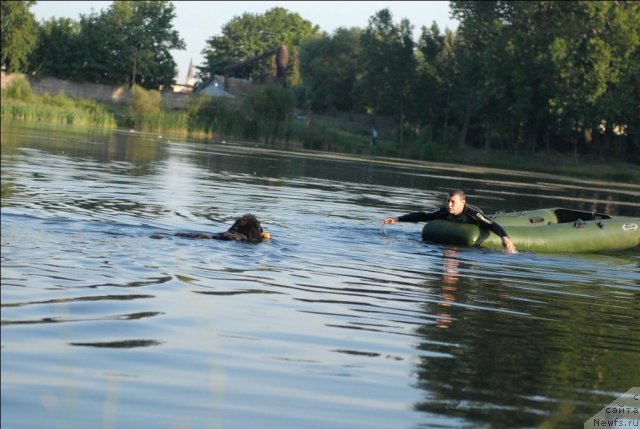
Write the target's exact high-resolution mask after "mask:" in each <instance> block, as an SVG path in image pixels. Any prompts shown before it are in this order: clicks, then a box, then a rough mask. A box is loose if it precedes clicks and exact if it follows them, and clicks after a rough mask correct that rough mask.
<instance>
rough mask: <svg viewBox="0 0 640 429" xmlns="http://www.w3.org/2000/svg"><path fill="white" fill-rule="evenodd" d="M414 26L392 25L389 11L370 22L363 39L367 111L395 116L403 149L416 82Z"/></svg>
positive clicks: (364, 96)
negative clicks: (407, 116) (406, 124)
mask: <svg viewBox="0 0 640 429" xmlns="http://www.w3.org/2000/svg"><path fill="white" fill-rule="evenodd" d="M412 28H413V26H412V25H411V24H410V23H409V20H407V19H403V20H402V21H401V22H400V24H399V25H396V24H394V23H393V17H392V14H391V12H390V11H389V9H382V10H381V11H379V12H377V13H376V14H375V15H374V16H372V17H371V18H370V19H369V26H368V27H367V29H366V30H365V31H364V33H363V35H362V57H361V64H362V81H361V86H360V89H361V91H362V94H363V99H364V101H365V103H366V105H367V107H368V110H369V111H370V112H372V113H374V114H383V115H391V116H394V117H395V118H396V119H397V120H398V123H399V124H400V128H399V129H400V134H399V140H400V145H401V146H402V145H404V129H405V114H406V111H407V109H411V108H413V106H412V103H411V102H412V96H411V94H412V89H413V87H414V85H415V79H416V68H417V64H416V57H415V55H414V46H415V44H414V42H413V30H412Z"/></svg>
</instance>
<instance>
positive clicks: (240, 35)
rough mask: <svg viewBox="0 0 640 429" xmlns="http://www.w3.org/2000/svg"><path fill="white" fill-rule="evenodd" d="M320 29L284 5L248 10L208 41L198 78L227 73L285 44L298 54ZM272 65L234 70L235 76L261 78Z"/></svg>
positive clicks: (292, 66)
mask: <svg viewBox="0 0 640 429" xmlns="http://www.w3.org/2000/svg"><path fill="white" fill-rule="evenodd" d="M318 32H319V28H318V26H314V25H313V24H311V22H309V21H307V20H304V19H302V17H301V16H300V15H298V14H297V13H292V12H289V11H287V10H286V9H284V8H280V7H275V8H272V9H270V10H268V11H267V12H265V13H264V14H263V15H260V14H251V13H244V14H242V15H241V16H238V17H234V18H233V19H232V20H231V21H229V22H228V23H227V24H225V25H224V26H223V27H222V35H221V36H212V37H211V38H209V39H208V40H207V46H206V47H205V49H204V50H203V51H202V54H203V55H204V57H205V60H204V61H205V62H204V65H203V66H199V67H196V68H197V69H198V77H199V78H200V80H201V81H203V82H204V81H206V80H208V79H210V78H211V77H213V76H214V75H220V74H224V69H225V67H227V66H230V65H232V64H237V63H240V62H242V61H245V60H248V59H250V58H252V57H255V56H257V55H259V54H262V53H263V52H265V51H268V50H271V49H275V48H277V47H278V46H280V45H283V44H284V45H286V46H287V48H288V49H289V52H290V53H291V54H292V55H293V56H294V57H295V56H296V55H297V53H298V49H299V47H300V45H301V44H302V42H303V41H304V40H308V39H312V38H314V37H316V36H317V34H318ZM295 63H296V62H295V61H290V62H289V70H290V73H289V74H290V75H293V76H295V75H296V74H297V73H298V71H297V70H296V66H295ZM270 68H271V63H270V62H268V60H264V61H263V62H262V63H261V65H259V66H258V67H255V68H244V69H236V70H234V76H235V77H240V78H249V77H253V78H257V77H259V76H260V75H261V74H262V73H264V72H265V71H267V70H269V69H270ZM290 83H292V84H295V83H296V82H291V81H290Z"/></svg>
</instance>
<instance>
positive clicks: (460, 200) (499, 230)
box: [382, 189, 517, 253]
mask: <svg viewBox="0 0 640 429" xmlns="http://www.w3.org/2000/svg"><path fill="white" fill-rule="evenodd" d="M436 219H449V220H453V221H455V222H464V223H475V224H476V225H479V226H482V227H485V228H487V229H489V230H490V231H492V232H494V233H495V234H497V235H498V236H499V237H500V238H501V239H502V246H504V249H505V251H506V252H507V253H516V252H517V251H516V246H514V245H513V243H512V242H511V239H510V238H509V236H508V235H507V232H506V231H505V230H504V228H503V227H501V226H500V225H498V224H497V223H495V222H494V221H492V220H491V219H489V218H487V217H486V216H485V215H484V213H482V210H480V209H479V208H478V207H475V206H472V205H471V204H467V202H466V200H465V196H464V192H463V191H462V190H461V189H454V190H453V191H451V192H449V202H448V204H447V207H442V208H440V209H438V210H435V211H432V212H414V213H409V214H406V215H404V216H400V217H387V218H384V219H382V223H383V224H393V223H396V222H428V221H430V220H436Z"/></svg>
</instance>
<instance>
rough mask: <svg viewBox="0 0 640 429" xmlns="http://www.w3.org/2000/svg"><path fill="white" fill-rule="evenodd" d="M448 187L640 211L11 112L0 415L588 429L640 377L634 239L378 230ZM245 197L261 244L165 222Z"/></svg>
mask: <svg viewBox="0 0 640 429" xmlns="http://www.w3.org/2000/svg"><path fill="white" fill-rule="evenodd" d="M458 186H461V187H464V188H465V190H467V192H468V194H469V198H470V199H473V200H474V202H476V203H477V204H478V205H480V206H482V207H483V208H484V209H485V210H486V211H495V210H506V211H510V210H519V209H524V208H538V207H548V206H556V205H557V206H567V205H569V206H570V207H572V208H577V209H587V207H589V208H588V209H592V208H593V207H597V210H598V211H607V212H609V213H611V214H616V213H620V214H626V215H637V213H638V208H639V207H640V203H639V202H638V199H637V196H638V195H640V189H639V187H638V186H632V185H625V184H611V183H608V184H598V183H590V184H589V187H586V186H585V184H584V183H582V182H580V181H576V180H574V179H571V178H562V177H557V178H554V177H550V176H546V175H538V176H537V175H531V176H526V177H525V176H523V175H522V174H520V173H518V172H508V171H491V172H488V171H486V170H481V169H473V168H457V167H450V168H444V167H443V166H441V165H433V166H430V165H427V164H419V163H415V162H411V161H406V162H404V161H403V162H400V161H394V160H385V159H373V160H369V159H350V158H349V157H340V156H336V155H325V154H308V156H301V155H297V154H291V153H283V152H277V151H269V150H266V149H263V148H259V147H253V148H241V147H234V146H218V145H203V144H199V143H197V142H172V141H169V140H168V139H165V138H158V137H157V136H151V135H143V134H139V133H128V132H105V131H96V130H89V129H78V128H65V127H51V128H46V129H43V128H35V127H30V126H21V125H11V124H3V127H2V288H1V292H2V300H1V302H2V303H1V308H2V336H1V337H2V349H1V353H2V360H1V365H2V376H1V378H0V380H1V383H2V399H1V400H2V413H1V419H2V427H11V428H21V427H25V428H27V427H28V428H51V427H82V428H84V427H118V428H129V427H131V428H133V427H149V426H150V422H152V423H151V425H152V426H154V427H171V428H173V427H185V428H210V427H226V428H246V427H266V428H282V427H304V428H344V427H349V428H360V427H362V428H390V427H393V428H409V427H411V428H414V427H497V428H501V427H505V428H513V427H544V428H553V427H562V428H564V427H581V426H582V424H583V422H584V421H585V420H587V419H588V418H589V417H590V416H591V415H593V414H595V413H596V412H597V411H599V410H600V408H602V406H604V405H606V404H608V403H610V402H611V401H612V400H613V399H615V397H617V396H618V395H619V394H621V393H623V392H625V391H627V390H628V389H629V387H631V386H634V385H638V384H639V383H640V366H639V365H638V359H637V356H638V355H640V336H639V335H638V332H640V317H639V316H640V314H639V312H640V310H639V309H640V305H639V303H640V286H639V284H640V269H639V262H640V253H639V252H640V249H631V250H627V251H623V252H611V253H607V254H597V255H544V254H534V253H527V252H522V253H520V254H517V255H506V254H503V253H502V252H499V251H488V250H476V249H465V248H455V247H444V246H437V245H432V244H427V243H423V242H421V241H420V227H421V226H420V225H412V224H401V225H394V226H393V227H386V228H385V230H384V231H381V230H380V227H379V221H380V219H381V218H382V217H384V216H387V215H391V214H400V213H406V212H409V211H415V210H419V209H426V208H432V207H435V206H437V205H438V204H440V203H441V202H442V200H443V198H444V195H445V193H446V191H447V190H448V189H449V188H452V187H458ZM538 203H539V204H540V205H537V204H538ZM534 204H536V205H535V206H534ZM245 212H253V213H255V214H256V215H257V216H258V217H259V218H260V220H261V222H262V224H263V226H264V227H265V229H266V230H268V231H269V232H270V233H271V235H272V240H271V241H270V242H267V243H261V244H258V245H251V244H246V243H233V242H219V241H216V240H204V241H199V240H185V239H180V238H179V237H174V236H173V233H174V232H176V231H179V230H181V231H185V230H187V231H189V230H190V231H205V232H214V231H222V230H225V229H226V228H228V226H230V224H231V223H232V222H233V219H234V218H235V216H237V215H240V214H243V213H245ZM155 234H161V235H163V236H164V237H165V239H163V240H154V239H153V238H151V237H152V236H154V235H155Z"/></svg>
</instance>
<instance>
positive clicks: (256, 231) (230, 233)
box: [176, 213, 264, 243]
mask: <svg viewBox="0 0 640 429" xmlns="http://www.w3.org/2000/svg"><path fill="white" fill-rule="evenodd" d="M263 232H264V230H263V229H262V226H261V225H260V221H259V220H258V218H256V217H255V216H254V215H252V214H250V213H247V214H245V215H242V216H240V217H238V218H236V221H235V222H234V224H233V225H232V226H231V228H229V229H228V230H227V231H225V232H217V233H214V234H206V233H200V232H195V233H194V232H178V233H176V236H178V237H185V238H201V239H208V240H225V241H248V242H251V243H260V242H262V241H264V238H263V235H262V233H263Z"/></svg>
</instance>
